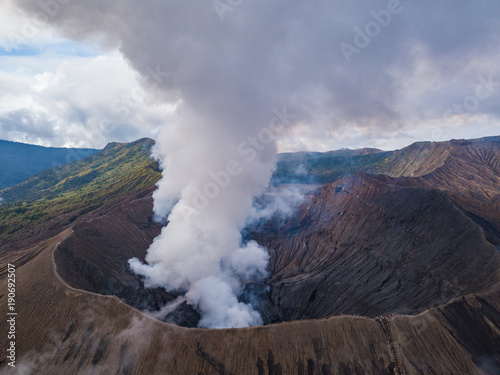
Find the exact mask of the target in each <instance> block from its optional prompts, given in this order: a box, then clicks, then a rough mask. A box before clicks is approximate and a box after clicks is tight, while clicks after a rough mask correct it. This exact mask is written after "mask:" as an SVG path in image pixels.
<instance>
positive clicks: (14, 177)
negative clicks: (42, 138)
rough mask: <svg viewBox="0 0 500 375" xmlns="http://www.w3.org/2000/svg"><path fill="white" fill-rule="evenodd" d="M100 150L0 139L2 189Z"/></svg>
mask: <svg viewBox="0 0 500 375" xmlns="http://www.w3.org/2000/svg"><path fill="white" fill-rule="evenodd" d="M98 151H99V150H95V149H90V148H54V147H41V146H35V145H28V144H24V143H18V142H9V141H3V140H0V190H1V189H5V188H6V187H9V186H13V185H16V184H18V183H20V182H21V181H24V180H26V179H28V178H30V177H32V176H34V175H36V174H38V173H40V172H42V171H44V170H46V169H50V168H54V167H58V166H60V165H64V164H68V163H72V162H75V161H78V160H81V159H83V158H86V157H88V156H91V155H93V154H95V153H96V152H98ZM0 196H1V195H0Z"/></svg>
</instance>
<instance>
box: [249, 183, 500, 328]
mask: <svg viewBox="0 0 500 375" xmlns="http://www.w3.org/2000/svg"><path fill="white" fill-rule="evenodd" d="M409 182H410V181H409V180H406V179H394V178H389V177H386V176H367V175H356V176H353V177H349V178H345V179H342V180H341V181H339V182H337V183H335V184H331V185H327V186H324V187H323V188H321V189H320V191H318V192H317V193H316V194H315V195H314V196H311V197H310V199H308V201H307V202H306V203H305V204H304V205H303V206H302V207H301V209H300V211H299V213H298V214H297V215H296V216H295V217H293V218H291V219H288V220H285V221H275V222H274V223H267V224H266V225H265V226H264V227H263V228H261V229H260V230H259V231H257V232H254V233H253V234H252V236H253V238H255V239H257V240H258V242H259V243H261V244H262V245H264V246H266V247H267V248H268V249H270V251H271V254H272V259H271V279H270V280H269V282H268V284H269V285H271V302H270V303H268V306H272V307H270V309H271V311H267V312H266V313H267V314H269V317H270V319H278V320H295V319H303V318H320V317H325V316H329V315H337V314H342V313H344V314H361V315H366V316H372V317H375V316H377V315H380V314H386V313H390V312H398V313H418V312H420V311H423V310H425V309H428V308H430V307H434V306H437V305H439V304H442V303H445V302H447V301H449V300H450V299H451V298H453V297H457V296H460V295H464V294H468V293H473V292H480V291H485V290H488V289H489V288H490V287H492V286H494V285H496V284H497V283H498V282H499V281H500V273H499V270H500V254H499V252H498V250H497V248H496V247H495V246H494V245H493V244H492V243H490V242H489V241H488V240H486V238H485V233H484V230H483V228H482V227H481V226H479V225H478V224H477V223H476V222H475V221H474V220H472V219H471V218H470V217H469V216H468V215H467V214H466V213H464V211H463V210H461V209H460V208H459V207H458V206H457V205H456V204H455V203H453V202H452V201H451V200H450V199H449V198H448V197H447V195H446V194H444V193H442V192H439V191H436V190H427V189H424V188H420V187H418V186H411V185H410V184H409Z"/></svg>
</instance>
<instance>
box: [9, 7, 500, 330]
mask: <svg viewBox="0 0 500 375" xmlns="http://www.w3.org/2000/svg"><path fill="white" fill-rule="evenodd" d="M12 1H14V2H15V3H16V4H17V5H18V6H19V7H20V8H22V9H23V10H24V11H25V12H28V13H29V14H31V15H32V16H33V17H37V19H42V20H43V19H45V20H46V21H47V22H48V23H50V24H51V25H52V26H54V27H56V28H58V30H59V31H60V32H61V33H62V34H63V35H65V36H67V37H69V38H73V39H75V40H83V39H90V40H92V41H94V42H95V41H97V42H99V43H100V44H101V46H103V48H109V49H114V48H118V49H119V51H120V52H121V53H122V54H123V56H124V57H125V58H126V59H127V61H128V62H129V63H130V64H131V66H132V67H133V68H134V69H135V70H136V71H137V72H138V73H139V74H140V76H141V77H142V83H143V85H144V88H145V89H146V90H147V92H148V95H147V98H148V100H150V101H152V102H153V103H171V104H172V103H175V104H176V105H177V112H176V114H177V120H176V121H173V122H171V123H167V124H165V125H164V127H163V129H162V130H161V132H160V134H159V137H158V139H157V145H156V149H155V156H156V157H157V158H158V159H159V160H160V164H161V167H162V168H163V177H162V180H161V181H160V182H159V184H158V190H157V191H156V192H155V194H154V201H155V214H156V215H157V217H159V218H163V219H167V218H168V226H166V227H165V228H164V229H163V231H162V233H161V235H160V236H159V237H158V238H157V239H156V240H155V241H154V243H153V244H152V246H151V248H150V249H149V251H148V255H147V258H146V260H147V264H141V263H140V262H139V261H137V260H133V261H132V262H131V265H132V267H133V269H134V270H135V271H136V272H137V273H139V274H142V275H144V276H145V277H146V282H147V284H148V285H150V286H163V287H165V288H166V289H168V290H179V291H184V292H186V298H187V299H188V302H189V303H191V304H193V305H197V306H198V307H199V309H200V310H201V311H202V313H203V314H202V315H203V317H202V325H203V326H206V327H222V326H235V327H242V326H246V325H252V324H258V323H260V317H259V316H258V314H257V313H256V312H255V311H253V310H252V309H251V307H250V306H248V305H245V304H242V303H240V302H238V299H237V295H238V292H239V291H240V290H241V288H242V286H243V285H244V283H245V282H246V279H247V278H248V277H250V278H251V277H254V278H255V277H259V276H261V275H263V274H265V265H266V259H267V253H266V251H265V249H261V248H259V247H258V246H256V245H255V244H253V243H251V244H245V243H242V238H241V234H240V230H241V228H242V227H243V226H244V224H245V220H246V218H247V216H248V215H249V214H251V213H252V202H253V198H254V197H255V196H258V195H260V194H261V193H262V191H263V189H264V188H265V187H266V186H267V184H268V181H269V179H270V177H271V174H272V171H273V168H274V165H275V161H276V142H275V140H276V136H277V135H278V132H279V130H280V129H282V130H284V132H285V134H286V133H287V132H292V130H293V129H298V130H300V132H299V133H298V134H302V133H303V132H304V131H305V132H306V133H307V134H309V136H312V137H317V138H318V139H319V138H322V139H323V138H325V134H327V135H329V136H330V137H332V138H334V137H335V136H336V135H341V136H342V135H344V136H346V134H351V133H352V134H354V136H355V137H356V138H357V140H358V141H360V142H362V141H363V138H364V137H368V138H370V137H375V136H377V135H379V134H380V131H381V129H386V130H390V131H393V130H394V129H398V128H402V129H403V130H404V126H403V125H402V124H403V123H405V121H406V119H407V117H409V118H414V117H418V116H420V114H419V113H418V114H415V113H412V112H411V111H409V110H407V109H406V108H413V107H415V105H414V103H415V102H418V103H421V104H422V107H428V108H429V110H428V114H429V115H432V116H438V118H439V116H442V113H443V112H444V109H443V107H442V106H440V105H439V102H440V100H436V98H441V97H447V95H448V94H449V92H450V90H449V87H447V86H446V85H443V84H441V82H442V81H445V80H446V79H447V78H446V77H449V76H450V75H451V74H455V77H460V80H462V81H464V82H466V79H467V78H471V76H473V77H474V78H475V76H476V75H477V73H476V70H477V69H473V67H474V66H476V65H477V64H478V63H477V62H478V61H479V60H478V59H477V56H478V55H481V56H487V55H486V54H489V56H496V54H497V50H496V49H494V47H493V46H496V45H498V43H497V41H498V38H499V37H498V35H500V34H499V33H498V32H497V30H498V22H497V19H496V16H495V14H497V13H498V9H499V7H500V5H499V4H498V1H493V0H490V1H486V2H485V5H484V6H481V7H478V6H477V5H476V4H475V3H472V2H471V3H470V4H469V3H467V4H465V3H464V4H461V6H460V11H455V9H456V2H455V1H452V0H444V1H441V2H439V5H436V4H435V2H432V1H430V0H429V1H422V2H410V1H401V2H398V1H395V2H390V3H391V4H392V5H391V9H390V11H389V10H387V9H386V7H387V4H386V3H383V4H379V5H377V9H375V10H376V11H377V12H375V10H374V9H373V7H375V5H374V3H373V2H372V1H368V0H363V1H358V2H352V1H348V0H341V1H335V2H333V1H331V0H319V1H314V2H307V1H285V0H276V1H272V2H269V1H264V0H251V1H243V2H242V1H232V2H225V1H216V2H212V1H202V0H192V1H184V0H145V1H140V2H139V1H133V0H121V1H113V0H12ZM486 4H487V6H486ZM214 5H215V7H214ZM429 9H434V11H429ZM450 10H453V11H450ZM462 17H464V18H465V19H466V21H467V22H465V21H463V20H462ZM374 19H375V20H381V21H377V22H379V24H376V25H375V26H376V27H377V28H378V29H377V30H378V33H379V35H377V37H376V38H375V37H374V38H373V39H370V40H369V41H368V42H366V40H365V43H364V44H365V45H364V46H363V48H361V47H360V46H358V47H355V48H354V49H353V48H351V49H350V51H355V53H354V52H349V53H351V54H350V55H349V56H347V57H349V58H348V59H346V55H345V48H344V49H342V48H340V46H342V45H344V46H345V45H346V43H347V44H353V43H354V44H356V40H357V39H360V36H357V34H356V32H357V31H356V32H354V31H353V30H360V28H362V29H365V28H366V27H368V25H373V24H374V22H375V21H374ZM471 19H475V20H476V22H471ZM380 23H383V25H380ZM457 24H458V25H462V26H464V27H460V28H457V27H456V25H457ZM365 25H366V27H365ZM402 25H403V26H404V27H402ZM423 25H425V26H423ZM391 28H392V30H390V29H391ZM443 30H454V33H452V34H450V33H443ZM358 33H359V32H358ZM436 35H438V36H440V37H439V38H437V37H436ZM445 35H447V36H448V37H446V38H445ZM449 35H452V36H449ZM366 38H367V37H365V39H366ZM450 39H452V40H450ZM358 44H359V43H358ZM368 44H369V46H368ZM457 56H460V59H457ZM347 60H348V61H347ZM413 60H417V63H415V64H413V63H412V62H413ZM429 61H432V62H433V65H432V64H431V65H429ZM485 61H490V62H492V63H491V64H486V65H485V66H481V65H480V64H479V65H477V66H476V67H481V68H482V69H490V70H491V72H494V71H496V70H494V69H498V67H497V66H496V65H495V64H494V61H496V59H495V58H491V57H490V58H489V59H487V60H485ZM474 64H476V65H474ZM422 66H425V67H427V66H429V68H428V69H433V75H428V74H427V73H426V72H427V71H428V70H427V69H421V67H422ZM437 66H446V69H443V70H442V71H441V70H439V69H438V68H436V67H437ZM464 66H467V67H468V69H467V72H470V73H467V74H466V75H464V74H463V67H464ZM445 75H446V77H444V76H445ZM434 76H436V77H438V78H442V80H439V79H437V78H436V83H434V82H433V83H432V84H431V83H429V86H430V87H432V90H431V91H432V93H433V95H434V96H432V95H431V96H429V90H423V89H422V90H421V91H418V90H417V91H415V92H413V95H409V94H408V92H409V91H411V90H416V89H415V88H419V87H420V86H419V85H418V84H415V83H414V82H419V83H421V82H426V81H427V80H428V79H429V77H430V78H432V77H434ZM445 78H446V79H445ZM436 88H442V91H438V90H437V89H436ZM96 89H97V90H98V88H96ZM457 92H458V91H457ZM410 94H411V92H410ZM457 95H459V99H460V98H462V99H463V97H460V95H461V94H460V93H457ZM285 107H286V109H285ZM417 108H420V107H419V106H417ZM277 109H279V111H278V110H277ZM495 111H498V106H491V107H488V108H486V107H485V112H489V113H494V112H495ZM417 115H418V116H417ZM418 118H419V117H418ZM308 132H309V133H308ZM298 138H300V137H295V139H296V140H297V141H298V142H300V143H302V139H298Z"/></svg>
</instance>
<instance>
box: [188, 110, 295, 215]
mask: <svg viewBox="0 0 500 375" xmlns="http://www.w3.org/2000/svg"><path fill="white" fill-rule="evenodd" d="M273 113H274V117H273V118H272V119H271V121H270V122H269V124H268V126H266V127H265V128H262V129H261V130H260V131H259V132H258V133H257V134H256V135H255V136H251V137H248V138H247V139H246V140H244V141H242V142H241V143H240V144H239V145H238V147H237V148H236V150H237V152H238V154H239V155H240V156H241V157H243V158H244V160H245V162H246V163H247V164H249V163H251V162H253V161H254V160H255V159H256V158H257V156H258V154H259V152H262V151H264V150H265V149H266V147H268V145H269V144H271V143H272V142H274V141H275V140H276V138H277V136H278V133H279V132H280V130H281V129H282V127H283V126H286V125H289V124H290V123H291V121H292V120H293V119H294V118H295V117H296V116H295V115H292V114H290V113H287V108H286V106H284V107H283V109H282V110H279V109H276V108H275V109H273ZM244 168H245V164H242V163H241V162H239V161H237V160H236V159H233V160H230V161H228V162H227V164H226V168H225V169H224V170H220V171H218V172H215V173H214V172H210V173H209V174H208V175H209V177H210V181H208V182H207V183H206V184H205V185H204V186H203V188H202V189H201V190H198V189H196V188H193V193H194V198H193V201H192V202H191V203H192V207H194V209H196V210H198V211H200V210H203V209H205V208H206V207H207V206H208V205H209V204H210V201H211V200H212V199H215V198H217V197H218V196H219V194H220V193H221V192H222V191H223V190H224V189H226V188H227V187H228V186H229V184H230V183H231V180H232V178H234V177H236V176H239V175H240V174H241V173H242V172H243V170H244ZM185 209H188V208H187V207H186V208H185Z"/></svg>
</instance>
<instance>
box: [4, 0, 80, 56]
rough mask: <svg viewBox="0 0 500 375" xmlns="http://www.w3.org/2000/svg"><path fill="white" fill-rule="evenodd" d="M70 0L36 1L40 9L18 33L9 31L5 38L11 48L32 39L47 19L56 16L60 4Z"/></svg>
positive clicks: (59, 9)
mask: <svg viewBox="0 0 500 375" xmlns="http://www.w3.org/2000/svg"><path fill="white" fill-rule="evenodd" d="M71 1H72V0H39V1H38V2H37V4H38V6H39V7H40V11H39V12H37V13H36V14H35V15H34V16H32V17H31V18H30V20H28V21H26V22H25V23H24V24H23V25H22V27H21V30H20V34H18V33H13V32H11V33H9V34H8V35H7V39H8V41H9V45H10V48H11V49H15V48H16V46H18V45H19V44H26V43H28V42H29V41H30V40H32V39H34V38H35V37H36V36H37V35H38V34H39V33H40V30H41V29H42V28H44V27H45V25H47V23H48V21H49V19H51V18H54V17H56V16H57V15H58V14H59V12H60V11H61V6H62V5H66V4H68V3H70V2H71Z"/></svg>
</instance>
